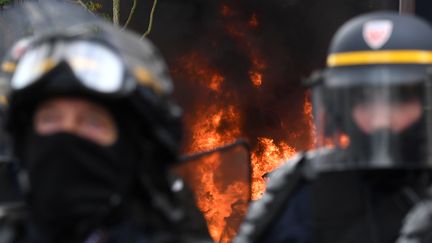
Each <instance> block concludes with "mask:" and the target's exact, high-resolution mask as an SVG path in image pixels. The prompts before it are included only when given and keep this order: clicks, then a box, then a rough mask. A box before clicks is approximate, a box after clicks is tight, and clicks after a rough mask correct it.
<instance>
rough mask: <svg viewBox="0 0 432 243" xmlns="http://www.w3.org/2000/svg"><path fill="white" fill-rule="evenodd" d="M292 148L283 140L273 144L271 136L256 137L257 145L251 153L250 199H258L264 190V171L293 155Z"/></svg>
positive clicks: (271, 168) (273, 167)
mask: <svg viewBox="0 0 432 243" xmlns="http://www.w3.org/2000/svg"><path fill="white" fill-rule="evenodd" d="M295 153H296V151H295V149H294V148H292V147H291V146H289V145H288V144H286V143H285V142H279V143H277V144H275V142H274V140H273V139H271V138H265V137H260V138H258V147H257V148H256V150H255V151H254V152H253V153H252V158H251V159H252V171H253V175H252V181H253V182H252V199H254V200H255V199H259V198H260V197H261V196H262V194H263V193H264V191H265V186H266V182H265V180H264V178H263V177H264V176H265V174H266V173H268V172H271V171H273V170H274V169H276V168H277V167H279V166H280V165H281V164H282V163H283V162H285V161H286V160H287V159H289V158H290V157H292V156H293V155H295Z"/></svg>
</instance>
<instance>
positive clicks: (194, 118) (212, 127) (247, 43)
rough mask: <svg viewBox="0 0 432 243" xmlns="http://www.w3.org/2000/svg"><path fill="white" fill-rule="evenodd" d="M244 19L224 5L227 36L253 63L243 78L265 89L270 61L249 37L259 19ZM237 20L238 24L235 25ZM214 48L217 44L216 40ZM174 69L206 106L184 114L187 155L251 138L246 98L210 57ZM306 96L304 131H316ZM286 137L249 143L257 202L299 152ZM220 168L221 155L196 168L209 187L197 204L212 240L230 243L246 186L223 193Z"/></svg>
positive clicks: (191, 56) (193, 56)
mask: <svg viewBox="0 0 432 243" xmlns="http://www.w3.org/2000/svg"><path fill="white" fill-rule="evenodd" d="M239 14H241V13H240V12H236V11H234V10H233V8H231V7H230V6H229V5H222V6H221V9H220V15H221V18H222V20H224V22H226V25H225V32H226V33H225V34H226V35H228V36H229V37H230V38H231V39H232V40H233V41H234V43H235V45H236V46H237V47H238V49H239V50H240V51H241V52H242V54H244V55H245V56H246V57H247V58H248V59H249V63H248V65H249V66H247V67H246V69H247V70H246V72H247V73H244V74H246V75H247V76H246V77H248V78H249V81H250V85H251V87H252V88H253V89H254V90H260V89H262V88H265V84H266V78H267V77H266V71H267V60H265V58H264V56H263V55H262V53H261V51H260V49H259V48H256V46H257V40H254V39H250V38H249V36H250V35H248V34H247V33H246V32H247V31H254V30H255V28H257V27H258V26H259V18H258V16H257V14H255V13H253V14H252V15H251V17H248V19H246V20H242V21H241V20H239V19H240V18H237V17H238V15H239ZM233 19H236V21H235V23H233V21H232V20H233ZM214 43H215V44H214ZM214 43H213V44H214V45H217V41H214ZM175 68H176V69H175V70H173V76H174V77H177V78H178V77H180V78H182V79H184V80H188V83H192V84H193V86H192V87H191V88H193V89H196V90H197V92H196V93H199V94H198V95H200V97H201V98H200V99H201V103H200V102H195V103H194V105H195V106H194V112H190V113H186V114H185V116H186V117H185V123H186V124H187V126H186V127H187V129H189V130H190V131H189V132H188V135H189V136H188V137H187V139H188V140H187V144H185V150H186V151H187V152H199V151H204V150H211V149H214V148H215V147H218V146H221V145H225V144H227V143H230V142H232V141H234V140H235V139H237V138H239V137H247V134H245V131H244V121H243V120H242V119H243V118H242V117H241V114H244V113H242V112H241V111H242V110H241V109H242V107H241V103H240V102H239V100H241V99H240V98H239V97H241V96H242V94H237V93H234V92H233V91H231V90H229V89H228V88H227V84H228V83H227V82H226V81H227V80H228V79H229V78H230V76H228V75H227V74H226V73H224V71H222V70H221V69H220V68H217V66H216V65H214V64H213V62H212V59H211V57H209V56H206V55H205V54H203V53H201V52H199V51H196V52H192V53H187V54H185V55H184V56H182V57H181V58H180V59H179V60H177V65H175ZM233 68H235V67H233ZM231 81H233V80H231ZM234 81H237V80H234ZM189 92H190V90H189ZM305 97H306V98H305V100H304V102H305V103H304V107H303V109H304V112H303V116H304V119H306V120H307V122H306V124H308V126H309V127H307V128H305V129H311V128H312V127H313V125H312V121H311V117H312V109H311V107H312V105H311V103H310V101H309V98H308V97H309V96H308V95H307V96H305ZM243 112H244V110H243ZM282 132H283V131H282ZM286 135H287V136H286V138H285V139H281V138H280V137H279V138H276V137H272V136H267V135H262V136H256V137H249V139H250V142H251V143H252V144H253V145H254V147H253V148H252V155H251V163H252V171H253V175H252V199H258V198H260V197H261V195H262V194H263V192H264V190H265V184H266V182H265V179H264V177H265V175H266V174H267V173H269V172H271V171H273V170H275V169H276V168H278V167H279V166H280V165H281V164H282V163H284V162H285V161H286V160H288V159H289V158H290V157H292V156H293V155H294V154H295V153H296V149H295V147H294V146H292V143H291V141H289V139H293V138H296V137H298V135H296V134H294V133H292V134H286ZM220 163H221V162H220V158H218V157H217V156H216V155H215V156H212V157H209V158H207V159H206V160H205V161H204V163H202V164H199V165H197V166H196V167H195V168H194V173H195V174H196V176H197V178H196V179H194V180H193V181H195V182H196V183H198V184H200V185H201V186H202V187H204V189H203V190H201V191H200V194H199V195H196V196H197V200H198V201H197V205H198V207H199V208H200V210H201V211H202V212H204V217H205V219H206V221H207V223H208V227H209V231H210V234H211V236H212V237H213V239H214V240H215V241H217V242H229V241H230V240H231V239H232V238H233V236H234V235H235V232H226V231H224V229H226V226H227V219H228V218H230V217H236V215H234V214H235V213H239V212H240V214H241V216H242V215H244V213H245V212H246V211H245V208H244V207H243V208H242V207H241V206H238V200H239V198H241V195H243V196H244V194H245V193H247V192H245V191H244V188H245V185H241V184H236V183H233V184H231V185H229V186H228V187H227V188H225V189H224V192H223V193H222V192H221V191H220V190H218V189H217V188H218V185H217V179H215V177H214V168H216V167H218V166H219V165H220ZM223 194H224V195H223ZM227 195H228V197H227ZM227 205H230V206H227ZM234 209H235V210H234ZM234 211H236V212H234ZM237 217H238V215H237Z"/></svg>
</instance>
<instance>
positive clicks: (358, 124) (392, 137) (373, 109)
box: [313, 67, 432, 169]
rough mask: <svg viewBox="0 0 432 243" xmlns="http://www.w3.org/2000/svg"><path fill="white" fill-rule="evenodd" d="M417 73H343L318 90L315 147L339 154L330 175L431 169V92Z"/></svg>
mask: <svg viewBox="0 0 432 243" xmlns="http://www.w3.org/2000/svg"><path fill="white" fill-rule="evenodd" d="M417 68H418V67H410V68H399V71H398V70H397V69H389V68H384V67H364V68H361V69H359V68H356V70H355V71H354V72H353V70H349V72H348V71H347V72H345V73H344V70H342V71H340V70H339V71H338V72H334V73H332V72H329V73H327V76H326V78H325V79H324V85H320V86H317V87H316V88H314V90H313V99H314V100H313V102H314V109H315V124H316V132H317V142H316V144H317V146H318V147H319V149H318V151H327V152H326V153H328V151H330V150H332V151H334V153H336V154H338V156H335V158H333V160H334V163H333V164H332V165H331V166H330V167H332V169H334V167H335V166H336V167H339V168H340V169H390V168H413V169H415V168H425V167H427V168H429V167H431V166H432V164H431V156H430V152H429V150H430V148H431V147H430V146H431V144H430V143H431V141H432V140H431V139H432V135H431V125H432V120H431V118H430V116H431V115H430V110H429V109H430V108H429V105H428V104H431V101H430V100H429V99H430V98H431V97H432V96H431V87H430V84H429V82H428V79H427V78H426V75H425V71H424V70H425V68H424V67H423V68H422V71H420V70H418V69H417ZM347 70H348V69H347ZM402 71H403V72H402ZM416 75H417V76H416ZM366 80H367V81H366ZM318 157H319V158H317V159H318V160H329V158H326V156H318ZM330 160H332V159H330ZM317 164H321V165H323V166H326V165H325V164H326V162H324V163H317Z"/></svg>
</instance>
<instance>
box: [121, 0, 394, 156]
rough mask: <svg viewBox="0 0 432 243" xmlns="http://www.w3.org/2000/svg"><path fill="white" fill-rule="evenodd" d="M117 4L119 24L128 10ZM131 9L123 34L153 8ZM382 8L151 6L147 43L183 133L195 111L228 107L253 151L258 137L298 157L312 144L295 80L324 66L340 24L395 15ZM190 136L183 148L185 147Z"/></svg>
mask: <svg viewBox="0 0 432 243" xmlns="http://www.w3.org/2000/svg"><path fill="white" fill-rule="evenodd" d="M122 2H123V4H124V5H123V6H122V9H123V12H122V16H123V18H124V19H125V18H126V17H127V13H128V11H127V10H128V9H129V8H130V6H129V5H130V4H129V3H124V2H125V1H122ZM126 2H127V1H126ZM138 2H139V4H138V7H137V13H138V14H137V16H135V18H134V19H133V21H132V22H131V24H130V27H131V28H132V29H135V30H136V31H138V32H141V33H143V32H145V30H146V28H147V23H148V15H147V13H149V12H150V8H151V5H152V2H153V1H138ZM385 2H386V3H385V4H384V3H383V1H355V0H334V1H319V0H302V1H296V0H272V1H258V0H235V1H228V0H224V1H208V0H182V1H180V0H164V1H159V3H158V6H157V9H156V13H155V16H154V18H155V22H154V25H153V30H152V33H151V35H150V39H152V40H153V41H154V42H155V44H156V45H157V46H158V47H159V48H160V50H161V52H162V54H163V55H164V56H165V58H166V60H167V61H168V64H169V66H170V67H171V71H172V76H173V78H174V80H175V87H176V92H175V95H176V98H177V100H178V101H179V103H180V105H181V106H182V107H183V109H184V112H185V114H186V125H187V126H188V125H189V124H188V123H190V121H191V120H193V119H194V118H195V117H196V116H197V115H198V114H196V113H197V112H199V111H200V108H201V109H202V107H209V106H211V105H213V104H215V103H217V104H220V106H221V107H227V108H228V107H229V106H230V105H234V106H235V107H236V109H237V110H238V112H239V113H240V117H241V118H240V121H239V122H240V133H241V135H242V136H244V137H247V138H248V139H249V141H250V142H251V143H252V146H255V145H256V142H257V138H258V137H270V138H273V139H274V140H275V141H276V142H278V141H285V142H288V144H289V145H290V146H292V147H294V148H296V149H297V150H302V149H307V148H308V147H309V146H310V144H311V138H310V127H309V123H308V122H309V121H308V119H307V117H305V115H304V102H305V88H304V87H302V85H301V81H302V79H304V78H306V77H307V76H308V75H309V74H310V73H311V72H312V71H313V70H315V69H318V68H322V67H323V66H324V64H325V58H326V49H327V46H328V43H329V42H330V38H331V36H332V34H333V33H334V31H335V30H336V29H337V28H338V27H339V26H340V25H341V24H342V23H343V22H344V21H346V20H347V19H349V18H351V17H353V16H355V15H357V14H360V13H362V12H365V11H370V10H371V9H381V8H394V7H395V6H394V5H395V4H396V3H395V2H396V1H385ZM128 4H129V5H128ZM254 16H255V20H256V23H255V24H254V23H252V24H251V21H252V22H253V18H254ZM189 59H191V60H194V62H195V63H193V62H192V64H191V63H188V60H189ZM254 59H258V63H257V62H256V61H255V60H254ZM194 68H205V70H206V71H205V72H204V73H201V75H205V74H208V77H212V75H220V78H221V80H219V81H220V82H219V85H220V87H219V86H218V87H219V88H220V89H219V91H215V90H214V89H211V88H209V85H208V82H210V80H209V79H210V78H207V79H206V78H204V77H199V75H197V74H196V72H192V71H191V70H192V69H194ZM254 70H255V71H257V72H258V73H259V74H261V75H262V84H261V85H260V86H256V85H254V83H253V82H252V80H251V71H254ZM203 80H207V83H206V82H205V81H204V82H203ZM222 119H223V118H222ZM221 124H222V125H220V127H219V128H218V129H219V132H221V133H223V132H225V130H227V131H228V130H230V129H233V127H232V126H233V124H231V123H230V121H226V122H225V123H224V122H222V123H221ZM190 129H191V127H190V126H188V127H187V129H186V142H185V143H186V144H189V143H190V142H191V140H192V138H191V136H190V135H191V133H192V131H191V130H190Z"/></svg>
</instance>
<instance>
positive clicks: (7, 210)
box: [0, 202, 25, 221]
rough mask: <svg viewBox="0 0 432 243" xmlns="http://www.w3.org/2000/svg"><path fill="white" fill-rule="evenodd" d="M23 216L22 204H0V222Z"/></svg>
mask: <svg viewBox="0 0 432 243" xmlns="http://www.w3.org/2000/svg"><path fill="white" fill-rule="evenodd" d="M24 214H25V205H24V203H22V202H16V203H7V204H6V203H3V204H0V221H8V220H15V219H18V218H21V217H23V216H24Z"/></svg>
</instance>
